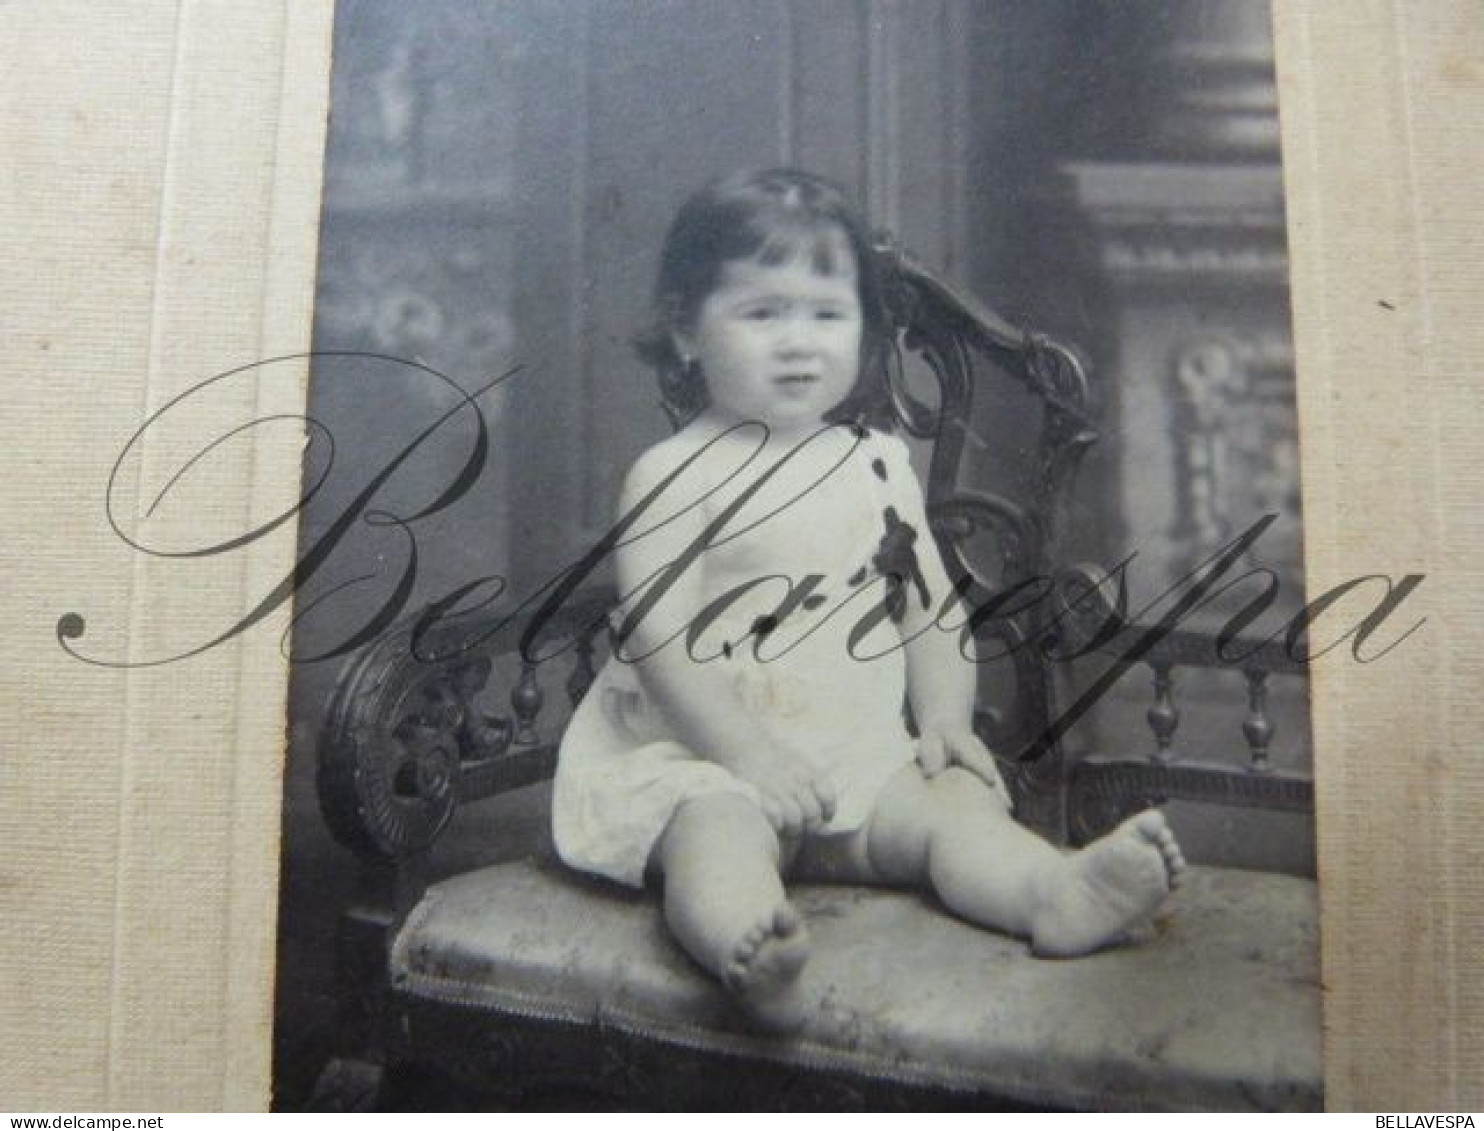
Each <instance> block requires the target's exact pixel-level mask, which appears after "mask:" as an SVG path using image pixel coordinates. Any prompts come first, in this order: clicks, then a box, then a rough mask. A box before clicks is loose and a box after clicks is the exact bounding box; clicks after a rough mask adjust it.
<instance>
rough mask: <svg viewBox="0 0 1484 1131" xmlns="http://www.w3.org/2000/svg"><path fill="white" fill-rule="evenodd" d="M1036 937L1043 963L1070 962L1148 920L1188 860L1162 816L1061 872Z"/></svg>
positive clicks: (1132, 823)
mask: <svg viewBox="0 0 1484 1131" xmlns="http://www.w3.org/2000/svg"><path fill="white" fill-rule="evenodd" d="M1058 871H1059V872H1060V874H1059V875H1058V876H1056V877H1055V878H1054V879H1053V880H1052V882H1051V885H1050V890H1049V891H1048V892H1047V894H1046V896H1045V897H1044V903H1043V905H1042V908H1041V910H1040V912H1039V913H1038V914H1037V915H1036V916H1035V918H1034V921H1033V925H1032V930H1031V946H1032V949H1033V950H1034V951H1035V952H1036V953H1037V954H1039V955H1041V956H1043V957H1052V958H1071V957H1075V956H1077V955H1081V954H1087V953H1089V952H1091V951H1094V950H1097V949H1099V948H1101V947H1105V946H1108V945H1110V944H1113V943H1116V942H1119V941H1120V940H1121V939H1122V938H1123V936H1124V934H1125V932H1127V931H1128V929H1129V928H1130V927H1133V926H1135V925H1136V924H1138V923H1140V922H1142V921H1143V920H1145V919H1147V918H1148V917H1149V916H1150V915H1152V914H1153V913H1154V911H1155V909H1156V908H1157V907H1159V905H1160V904H1161V903H1162V902H1163V901H1164V898H1165V896H1167V895H1168V894H1169V893H1170V892H1171V891H1172V890H1173V889H1174V888H1176V887H1178V886H1179V884H1180V880H1181V878H1182V876H1183V875H1184V873H1185V857H1184V856H1182V855H1181V854H1180V846H1179V845H1178V844H1176V843H1175V834H1174V833H1172V832H1171V831H1170V826H1169V825H1168V824H1166V823H1165V819H1164V816H1163V815H1162V814H1160V813H1157V812H1155V811H1154V810H1150V811H1148V812H1145V813H1140V814H1139V815H1138V816H1136V817H1130V818H1129V819H1128V820H1127V821H1124V822H1123V824H1121V825H1119V826H1118V827H1117V828H1116V829H1114V830H1113V831H1112V832H1111V833H1109V834H1108V835H1107V836H1105V837H1103V839H1102V840H1099V841H1097V842H1095V843H1093V844H1090V845H1088V846H1087V847H1086V848H1085V849H1083V850H1082V851H1081V852H1078V853H1076V854H1075V855H1072V856H1068V857H1065V858H1064V859H1063V860H1061V861H1060V862H1059V864H1058Z"/></svg>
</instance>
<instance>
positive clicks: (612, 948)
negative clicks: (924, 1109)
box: [391, 861, 1321, 1110]
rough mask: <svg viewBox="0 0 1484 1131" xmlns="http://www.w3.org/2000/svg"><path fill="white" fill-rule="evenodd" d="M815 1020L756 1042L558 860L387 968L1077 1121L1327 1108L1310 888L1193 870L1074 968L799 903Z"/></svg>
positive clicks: (907, 901)
mask: <svg viewBox="0 0 1484 1131" xmlns="http://www.w3.org/2000/svg"><path fill="white" fill-rule="evenodd" d="M794 894H795V898H796V902H797V903H798V905H799V907H800V909H801V910H802V911H803V913H804V914H805V916H806V917H807V921H808V924H809V929H810V931H811V934H812V937H813V940H814V953H813V957H812V958H811V960H810V963H809V965H808V967H807V968H806V972H805V975H804V979H805V981H804V986H805V990H806V992H807V994H808V995H809V998H810V1000H811V1002H812V1003H813V1008H812V1010H811V1016H810V1019H809V1021H808V1022H807V1024H806V1026H805V1028H804V1030H803V1031H802V1032H801V1033H800V1034H799V1035H797V1036H795V1037H792V1038H789V1039H786V1040H782V1039H777V1038H770V1037H764V1036H758V1035H757V1034H755V1033H749V1031H748V1030H747V1028H746V1025H745V1023H744V1021H743V1020H742V1018H740V1017H739V1016H738V1015H737V1013H736V1011H735V1010H734V1009H733V1008H732V1007H731V1006H730V1004H729V1003H728V1001H727V999H726V997H725V995H723V994H722V993H721V992H720V991H719V990H718V989H717V988H716V987H715V986H714V985H713V984H712V983H711V981H710V980H708V979H707V978H706V977H704V976H703V975H701V974H700V973H699V971H698V970H697V968H696V967H694V966H693V965H692V964H691V962H690V961H689V960H688V959H687V958H686V956H685V955H684V954H683V953H682V952H681V951H680V950H679V949H678V948H677V947H676V945H675V944H674V943H673V942H672V941H671V940H670V939H669V938H668V936H667V935H666V933H665V931H664V928H663V926H662V924H661V922H660V917H659V911H658V907H657V904H656V901H655V900H654V898H653V897H652V896H645V895H642V894H636V893H633V892H628V891H623V890H619V889H617V888H613V887H608V886H605V885H601V884H598V883H593V882H589V881H586V880H584V879H581V878H579V877H576V876H573V875H571V874H570V873H567V872H565V871H563V870H562V869H560V868H559V867H558V866H556V865H554V864H551V863H548V862H537V861H527V862H520V863H514V864H503V865H499V866H496V867H490V868H485V869H482V870H480V871H477V872H472V873H469V874H467V875H463V876H459V877H457V878H455V879H452V880H448V881H446V882H443V883H440V884H438V885H436V886H434V887H432V888H431V889H430V890H429V891H428V893H427V895H426V896H425V898H424V899H423V900H422V902H421V903H420V904H419V905H418V907H417V908H416V909H415V910H414V911H413V913H412V915H411V916H410V917H409V919H408V921H407V923H406V925H405V927H404V928H403V929H402V931H401V933H400V934H399V936H398V938H397V940H396V943H395V946H394V947H393V953H392V959H391V961H392V971H391V973H392V981H393V985H394V986H395V987H396V989H397V990H398V992H400V993H402V994H406V995H412V996H414V997H416V998H420V999H424V1000H433V1001H439V1002H446V1003H449V1004H456V1005H459V1006H462V1007H465V1008H467V1007H471V1006H473V1007H482V1008H487V1009H489V1010H492V1011H496V1012H507V1013H512V1014H519V1015H521V1016H524V1017H532V1016H536V1017H546V1018H550V1019H553V1020H561V1021H568V1022H585V1021H591V1022H600V1023H601V1024H603V1025H604V1026H606V1027H609V1028H613V1027H618V1028H623V1029H628V1030H631V1031H634V1032H637V1033H642V1034H647V1035H648V1036H649V1037H651V1038H654V1039H656V1040H660V1041H667V1042H673V1043H675V1044H679V1045H683V1046H688V1047H692V1048H704V1049H708V1050H721V1051H732V1052H740V1053H745V1054H749V1055H760V1056H764V1057H768V1058H773V1059H781V1060H785V1061H790V1062H794V1063H802V1064H810V1065H815V1066H819V1067H825V1068H834V1069H846V1070H850V1071H859V1072H863V1073H868V1074H870V1075H873V1076H877V1077H880V1076H886V1077H889V1078H894V1079H901V1080H904V1081H911V1082H915V1083H920V1084H932V1085H939V1086H945V1087H951V1088H965V1089H974V1090H987V1091H992V1092H995V1093H998V1094H1002V1095H1007V1096H1012V1097H1018V1098H1021V1099H1026V1100H1030V1101H1033V1102H1051V1103H1057V1104H1065V1105H1070V1106H1101V1107H1109V1106H1115V1107H1118V1106H1128V1107H1155V1108H1173V1109H1200V1108H1206V1109H1219V1110H1249V1109H1252V1108H1259V1109H1265V1108H1278V1109H1289V1108H1298V1109H1308V1108H1317V1107H1319V1106H1320V1104H1321V1074H1320V1021H1319V979H1318V970H1317V950H1318V939H1317V935H1318V930H1317V920H1318V911H1317V906H1316V902H1317V901H1316V888H1315V886H1314V884H1313V883H1312V882H1309V881H1306V880H1301V879H1294V878H1290V877H1284V876H1275V875H1269V874H1263V873H1257V872H1239V871H1232V870H1222V869H1213V868H1196V869H1193V870H1192V872H1191V875H1190V878H1189V882H1188V883H1187V884H1186V885H1185V886H1184V887H1183V888H1182V889H1181V890H1180V891H1179V892H1178V893H1176V895H1175V896H1174V898H1173V899H1172V900H1171V902H1170V904H1169V907H1168V911H1167V912H1166V913H1164V914H1162V915H1161V917H1160V920H1159V921H1158V922H1157V923H1156V924H1155V926H1154V928H1153V930H1152V931H1151V932H1150V933H1149V934H1148V937H1146V938H1144V939H1143V940H1142V941H1140V942H1139V943H1137V944H1136V945H1132V946H1129V947H1125V948H1122V949H1118V950H1111V951H1108V952H1105V953H1102V954H1097V955H1093V956H1091V957H1088V958H1082V959H1077V960H1073V961H1046V960H1039V959H1036V958H1034V957H1032V956H1031V955H1030V953H1029V951H1028V949H1027V948H1026V946H1025V944H1023V943H1021V942H1017V941H1015V940H1012V939H1008V938H1005V937H1003V936H999V935H996V934H993V933H989V932H984V931H979V930H975V929H973V928H971V927H968V926H966V925H964V924H962V923H958V922H956V921H954V920H952V919H950V918H949V917H948V916H947V915H945V914H943V913H942V912H941V910H940V909H938V908H937V907H935V906H933V905H932V904H931V903H930V902H929V901H927V900H925V899H923V898H921V897H918V896H915V895H910V894H902V893H896V892H882V891H871V890H863V889H860V888H849V887H835V888H831V887H812V886H804V887H800V888H797V889H796V890H795V892H794Z"/></svg>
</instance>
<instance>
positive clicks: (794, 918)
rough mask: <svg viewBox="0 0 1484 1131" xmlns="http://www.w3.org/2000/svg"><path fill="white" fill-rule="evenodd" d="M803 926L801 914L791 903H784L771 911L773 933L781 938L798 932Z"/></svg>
mask: <svg viewBox="0 0 1484 1131" xmlns="http://www.w3.org/2000/svg"><path fill="white" fill-rule="evenodd" d="M803 926H804V919H803V916H801V915H800V914H799V913H798V911H797V910H795V909H794V907H793V905H792V904H788V903H785V904H783V905H781V906H780V907H779V908H778V910H777V911H775V912H774V913H773V933H774V934H776V935H777V936H778V937H779V938H781V939H786V938H789V937H790V936H792V935H796V934H798V933H799V930H800V929H801V928H802V927H803ZM765 933H766V932H765Z"/></svg>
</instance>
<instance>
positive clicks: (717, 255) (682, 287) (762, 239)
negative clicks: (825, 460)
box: [634, 169, 889, 426]
mask: <svg viewBox="0 0 1484 1131" xmlns="http://www.w3.org/2000/svg"><path fill="white" fill-rule="evenodd" d="M836 232H843V233H844V235H845V238H846V241H847V242H848V243H849V246H850V250H851V252H852V253H853V254H854V256H855V268H856V272H857V279H858V282H859V286H860V301H861V320H862V325H863V335H862V349H861V355H862V356H861V380H860V381H859V382H858V383H857V389H856V394H854V395H852V396H851V397H850V398H849V399H848V400H847V401H846V403H845V404H843V405H841V406H839V407H838V408H837V409H836V410H835V412H834V413H833V414H832V418H838V419H850V418H853V417H854V416H857V415H859V413H858V411H857V407H856V402H857V400H858V399H859V397H860V395H861V394H862V393H863V388H862V386H864V385H866V384H868V383H870V382H871V381H872V380H873V375H874V373H875V371H876V370H877V369H878V368H879V367H880V363H881V362H880V359H881V356H882V354H883V352H884V346H885V344H886V338H887V335H888V333H889V330H888V318H887V314H886V307H885V303H884V301H883V295H882V283H881V279H880V272H879V268H878V266H877V257H876V255H875V254H874V252H873V250H872V246H871V238H870V233H869V232H868V231H867V229H866V225H865V223H864V221H863V220H862V219H861V218H860V216H859V215H858V214H857V213H856V210H855V208H854V207H853V206H852V205H851V204H850V201H849V200H848V199H847V198H846V196H845V194H844V193H843V192H842V191H841V190H840V189H839V188H837V187H836V186H835V185H833V184H831V183H830V182H829V181H827V180H825V179H824V178H823V177H818V176H815V175H814V174H812V173H805V172H801V171H800V170H797V169H766V170H748V171H745V172H741V173H736V174H733V175H732V176H729V177H724V178H722V179H721V180H718V181H713V182H712V183H711V184H708V185H706V186H705V187H704V188H702V189H701V190H699V191H698V192H696V193H695V194H693V195H692V196H691V197H690V198H689V199H688V200H687V201H686V202H685V203H684V204H683V205H681V207H680V211H679V212H678V213H677V214H676V216H675V222H674V223H673V224H671V225H670V231H669V233H668V234H667V235H666V236H665V242H664V246H663V247H662V248H661V250H660V264H659V277H658V280H657V281H656V284H655V289H654V302H655V317H654V321H653V323H652V324H651V326H650V328H649V329H648V330H646V331H645V332H644V333H643V334H642V335H640V337H639V338H638V339H637V340H636V341H635V343H634V344H635V348H636V349H637V350H638V353H639V356H640V357H641V358H643V359H644V361H646V362H648V363H649V364H650V365H651V366H653V367H654V369H655V372H656V373H657V374H658V376H659V382H660V397H661V400H662V402H663V404H664V408H665V412H666V413H667V414H668V415H669V417H670V420H671V422H672V423H674V424H675V425H676V426H679V425H680V424H683V423H684V422H685V421H687V420H689V419H690V418H691V417H693V416H695V415H696V413H698V412H700V411H701V410H702V409H703V408H705V407H706V404H707V397H706V384H705V381H704V379H703V378H702V376H701V373H700V370H699V368H698V367H697V366H696V365H694V364H691V365H686V364H685V363H684V361H683V359H682V358H681V357H680V355H679V354H678V353H677V352H676V349H675V340H674V334H675V331H677V330H684V329H686V328H688V327H690V326H691V325H692V324H693V323H694V320H695V318H696V315H697V314H698V313H699V312H700V309H701V304H702V303H704V302H705V301H706V298H707V296H708V295H710V294H711V292H712V291H714V290H715V289H716V287H717V285H718V283H719V282H720V280H721V273H722V268H723V267H724V266H725V265H726V264H727V263H728V262H731V261H733V260H738V259H752V258H757V259H758V260H760V261H761V262H763V263H765V264H774V263H782V262H785V261H786V260H788V259H789V258H791V257H793V256H795V255H798V254H800V253H805V252H807V254H808V255H809V256H810V258H811V260H812V262H813V265H814V267H815V269H816V270H818V271H820V272H821V273H824V274H829V273H831V272H833V271H835V270H837V269H838V265H837V264H836V262H835V260H836V259H838V258H839V242H838V240H836V239H834V238H832V237H833V236H834V234H835V233H836Z"/></svg>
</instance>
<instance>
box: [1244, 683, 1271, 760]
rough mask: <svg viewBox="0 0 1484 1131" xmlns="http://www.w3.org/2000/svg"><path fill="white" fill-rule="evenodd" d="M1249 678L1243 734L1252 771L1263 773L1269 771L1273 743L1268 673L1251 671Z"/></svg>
mask: <svg viewBox="0 0 1484 1131" xmlns="http://www.w3.org/2000/svg"><path fill="white" fill-rule="evenodd" d="M1245 674H1246V676H1247V718H1246V719H1245V720H1243V722H1242V734H1243V736H1244V737H1245V738H1246V739H1247V749H1248V752H1249V755H1250V757H1251V759H1252V761H1251V769H1252V770H1253V771H1255V772H1256V773H1262V772H1264V771H1265V770H1267V769H1268V744H1269V743H1271V742H1272V741H1273V732H1274V731H1275V730H1276V729H1277V728H1276V727H1274V726H1273V720H1272V719H1271V718H1269V717H1268V673H1267V672H1265V671H1258V670H1257V669H1255V668H1253V669H1249V670H1248V671H1247V672H1246V673H1245Z"/></svg>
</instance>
